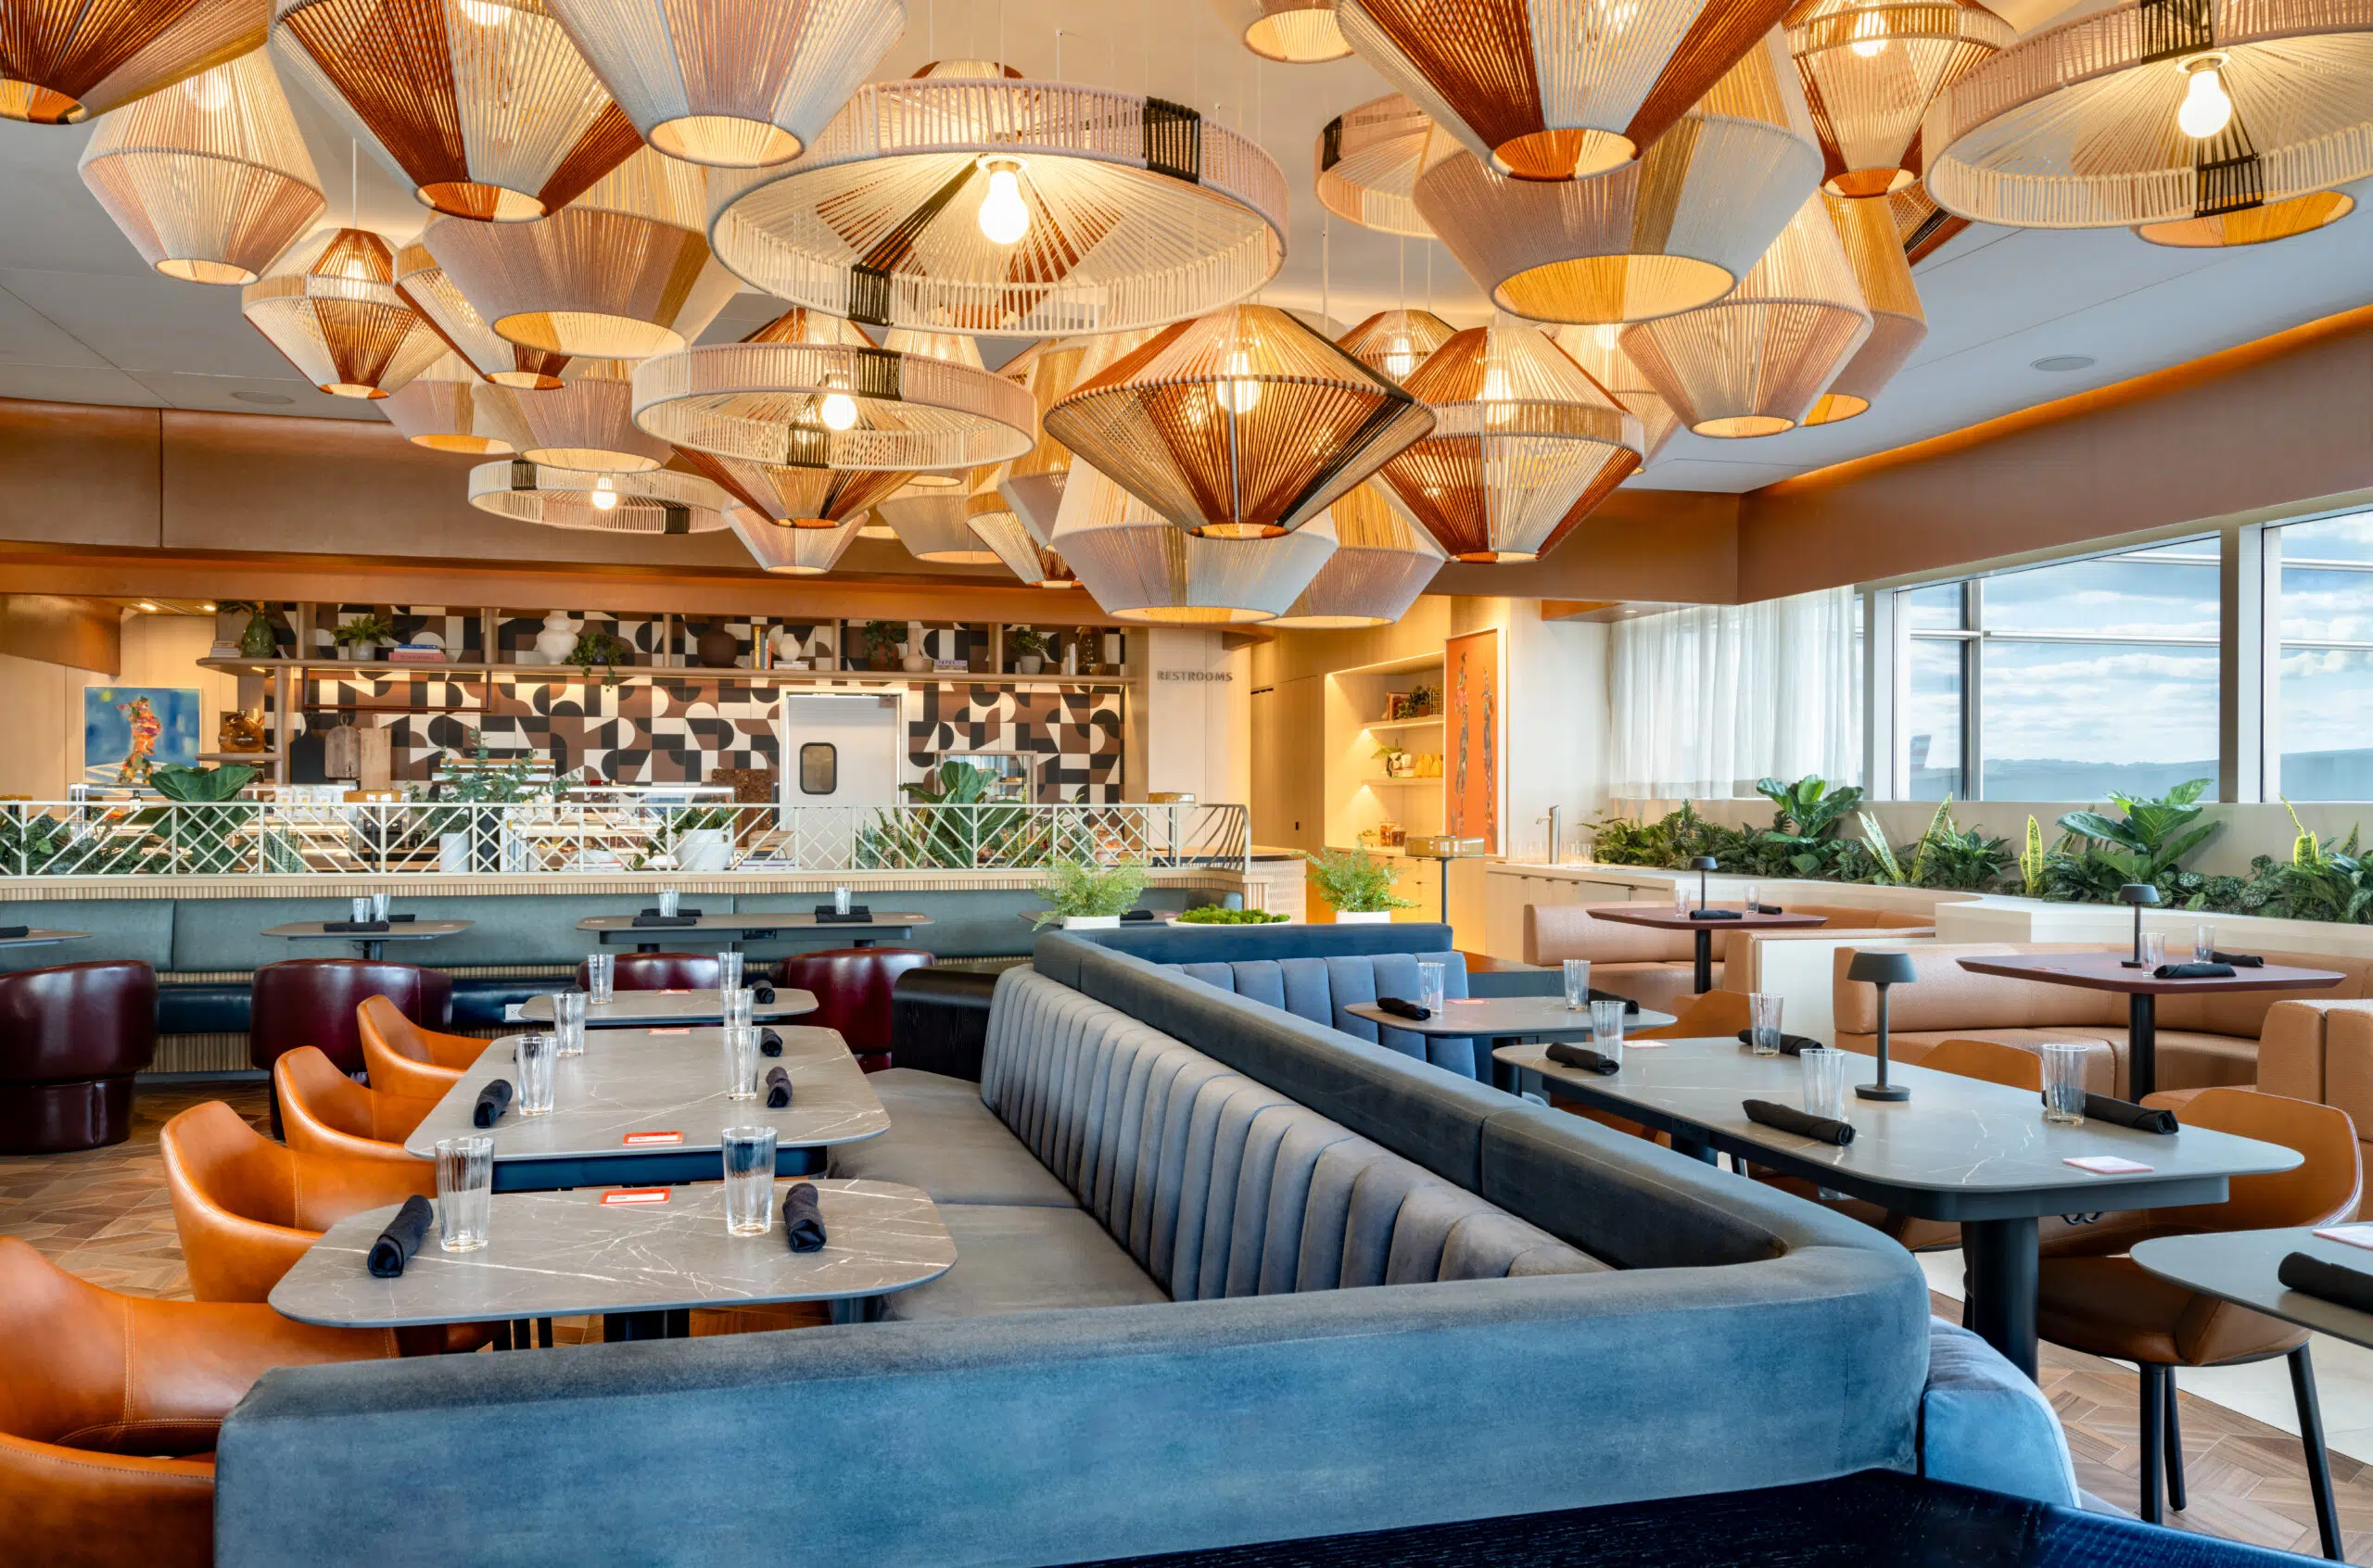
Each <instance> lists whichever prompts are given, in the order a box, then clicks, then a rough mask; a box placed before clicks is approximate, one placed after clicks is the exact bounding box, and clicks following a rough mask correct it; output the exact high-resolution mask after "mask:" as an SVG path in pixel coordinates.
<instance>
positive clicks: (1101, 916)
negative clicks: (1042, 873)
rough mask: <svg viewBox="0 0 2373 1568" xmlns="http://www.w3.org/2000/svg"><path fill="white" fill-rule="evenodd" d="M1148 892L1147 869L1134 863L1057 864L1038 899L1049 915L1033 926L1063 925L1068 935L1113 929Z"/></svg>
mask: <svg viewBox="0 0 2373 1568" xmlns="http://www.w3.org/2000/svg"><path fill="white" fill-rule="evenodd" d="M1144 891H1146V868H1145V867H1144V866H1141V865H1139V864H1138V863H1137V862H1136V861H1134V860H1124V861H1122V862H1120V863H1119V864H1118V865H1115V866H1098V865H1097V864H1095V863H1094V862H1092V861H1084V860H1057V861H1053V862H1051V863H1049V864H1048V866H1047V880H1046V882H1045V884H1044V885H1043V887H1042V888H1041V889H1040V891H1039V894H1038V896H1039V897H1041V898H1043V899H1045V900H1046V901H1047V912H1046V913H1045V914H1044V915H1041V916H1039V917H1037V918H1036V919H1035V920H1034V921H1032V922H1031V924H1032V925H1034V926H1047V925H1060V926H1061V927H1062V928H1063V929H1065V930H1067V931H1072V930H1080V929H1111V928H1113V927H1116V926H1118V925H1119V924H1120V923H1121V917H1122V916H1123V915H1125V914H1127V913H1128V912H1129V911H1130V910H1131V909H1132V908H1134V907H1135V906H1136V902H1137V896H1138V895H1139V894H1140V893H1142V892H1144Z"/></svg>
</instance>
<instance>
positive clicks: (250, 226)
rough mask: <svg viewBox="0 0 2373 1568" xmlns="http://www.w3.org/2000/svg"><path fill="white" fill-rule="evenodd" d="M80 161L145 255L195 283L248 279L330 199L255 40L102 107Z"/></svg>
mask: <svg viewBox="0 0 2373 1568" xmlns="http://www.w3.org/2000/svg"><path fill="white" fill-rule="evenodd" d="M5 95H6V88H5V87H0V98H5ZM76 168H77V170H78V171H80V172H81V174H82V183H83V184H84V185H86V186H88V187H89V188H90V192H91V195H92V196H95V197H97V198H98V203H99V205H100V206H101V207H103V208H105V209H107V213H108V217H110V218H112V219H114V220H115V226H116V227H117V228H119V229H121V230H122V231H123V237H124V238H126V239H128V240H130V241H131V242H132V247H133V249H134V250H137V251H138V252H140V259H142V260H144V261H146V262H147V263H148V265H150V266H151V267H154V268H156V269H157V271H159V272H162V273H164V274H165V275H166V276H167V277H169V278H181V279H184V280H185V281H187V282H190V283H202V284H246V283H253V282H254V281H255V280H256V279H257V278H259V277H260V276H262V275H263V272H264V269H266V268H267V267H270V266H271V265H272V263H273V259H275V258H277V257H278V256H279V255H280V253H281V252H282V251H284V250H286V249H287V248H288V247H290V246H291V245H293V244H295V243H296V241H297V240H298V237H299V236H300V235H302V234H304V233H305V232H306V231H307V230H309V229H311V227H312V226H313V224H314V222H315V221H316V220H318V219H319V218H320V217H321V215H322V212H323V210H324V208H326V206H327V205H328V203H327V201H326V199H325V198H324V196H323V195H322V177H321V176H320V175H319V174H318V173H316V172H314V170H313V158H312V155H311V153H309V152H307V151H306V150H305V138H304V136H303V135H302V134H301V133H299V132H298V129H297V118H296V116H295V115H293V114H291V113H290V112H289V109H288V98H287V95H286V94H284V93H283V92H281V90H280V79H279V78H278V77H276V76H274V75H273V70H272V59H271V57H270V56H269V55H268V54H267V53H266V52H265V51H264V50H261V49H257V50H254V51H252V52H251V53H248V54H245V55H242V56H240V57H238V58H237V59H235V60H229V61H226V62H224V63H223V64H222V65H218V66H215V67H213V68H212V69H211V70H205V71H202V72H200V73H199V74H197V75H196V76H193V77H191V78H190V79H189V80H188V81H186V82H181V83H180V84H179V86H178V89H177V90H176V91H173V92H164V93H152V94H150V95H148V96H146V97H145V98H142V99H141V100H140V101H138V102H137V103H134V104H132V105H130V106H129V107H125V108H122V109H120V110H118V111H117V112H115V113H113V114H109V115H106V116H103V117H102V118H101V119H100V120H99V126H98V129H97V130H96V131H95V132H94V133H92V135H91V139H90V140H89V141H88V142H85V143H84V144H83V145H82V158H81V160H80V161H79V162H78V163H77V165H76Z"/></svg>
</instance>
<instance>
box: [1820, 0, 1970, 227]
mask: <svg viewBox="0 0 2373 1568" xmlns="http://www.w3.org/2000/svg"><path fill="white" fill-rule="evenodd" d="M2016 36H2017V33H2016V32H2015V31H2014V30H2013V29H2012V28H2011V24H2010V23H2009V22H2006V21H2004V20H2003V19H2001V18H2000V17H1998V16H1996V15H1995V14H1994V13H1993V12H1992V11H1989V10H1987V9H1986V7H1985V6H1982V5H1980V4H1978V0H1800V3H1799V4H1798V5H1797V6H1796V7H1795V8H1794V9H1792V10H1790V11H1789V13H1788V53H1789V54H1790V55H1791V56H1793V57H1795V59H1796V70H1797V72H1798V73H1799V74H1800V75H1801V76H1802V78H1803V79H1804V83H1805V99H1806V102H1807V103H1808V105H1809V106H1810V107H1811V108H1812V113H1813V125H1814V127H1815V128H1816V129H1817V130H1819V131H1820V133H1821V152H1822V154H1823V156H1824V157H1825V158H1827V159H1828V168H1827V169H1826V170H1825V171H1823V176H1822V178H1823V181H1824V185H1825V188H1826V189H1827V190H1828V191H1829V193H1830V194H1831V195H1832V196H1884V195H1886V194H1887V193H1888V192H1890V191H1894V190H1899V189H1901V188H1902V187H1903V186H1905V185H1908V184H1910V183H1911V180H1912V174H1913V171H1912V170H1911V169H1910V168H1907V167H1905V165H1906V164H1907V162H1910V161H1911V159H1912V145H1913V144H1914V143H1915V142H1917V141H1918V140H1919V137H1920V120H1921V117H1922V116H1923V115H1925V114H1926V113H1927V112H1928V106H1929V104H1930V103H1931V102H1932V101H1933V100H1934V99H1935V96H1936V95H1937V94H1938V93H1940V92H1942V91H1943V90H1944V89H1945V88H1947V87H1949V86H1951V85H1952V84H1953V83H1954V82H1958V81H1960V80H1961V78H1962V77H1963V76H1965V75H1967V74H1968V73H1969V71H1970V70H1972V69H1973V68H1974V67H1975V66H1976V65H1977V64H1978V63H1979V62H1980V61H1982V60H1984V59H1986V57H1988V56H1990V55H1992V54H1994V53H1996V52H1997V51H1998V50H2001V49H2006V48H2008V47H2010V45H2011V40H2012V39H2013V38H2015V37H2016Z"/></svg>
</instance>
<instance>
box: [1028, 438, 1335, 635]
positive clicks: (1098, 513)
mask: <svg viewBox="0 0 2373 1568" xmlns="http://www.w3.org/2000/svg"><path fill="white" fill-rule="evenodd" d="M1048 542H1049V543H1050V545H1051V546H1052V547H1053V548H1054V549H1056V550H1060V551H1061V552H1062V556H1063V559H1064V560H1066V561H1068V562H1070V563H1071V566H1072V571H1074V572H1076V573H1078V574H1079V580H1080V583H1081V584H1082V586H1084V587H1085V588H1086V589H1087V591H1088V595H1089V597H1091V598H1093V599H1094V600H1095V601H1096V602H1097V605H1098V608H1099V609H1101V610H1102V611H1103V612H1104V613H1106V614H1108V615H1111V616H1113V617H1115V618H1116V619H1119V620H1123V621H1142V622H1145V623H1147V624H1148V625H1152V626H1244V625H1248V624H1250V623H1252V622H1256V621H1269V620H1275V618H1276V617H1277V616H1279V615H1282V614H1284V613H1285V612H1286V610H1287V607H1288V606H1289V605H1291V604H1292V603H1293V601H1295V600H1296V599H1298V598H1300V597H1301V592H1302V590H1303V589H1304V588H1308V587H1310V584H1311V579H1313V577H1315V576H1317V575H1318V573H1319V569H1320V568H1321V567H1323V566H1325V565H1326V560H1327V557H1329V556H1331V555H1333V554H1334V553H1335V529H1334V525H1332V524H1330V523H1328V522H1326V520H1325V519H1324V518H1321V519H1319V520H1317V521H1315V522H1312V523H1309V524H1305V525H1303V526H1301V527H1300V528H1297V529H1295V530H1294V531H1293V532H1292V533H1290V534H1288V535H1286V536H1285V537H1282V538H1274V539H1218V538H1199V537H1196V536H1195V535H1193V534H1190V533H1188V532H1187V531H1186V530H1185V529H1184V528H1180V527H1176V526H1174V525H1172V524H1171V522H1170V521H1169V520H1168V519H1167V518H1165V517H1163V516H1162V515H1161V513H1160V512H1156V511H1154V510H1153V508H1151V507H1149V506H1148V505H1146V503H1145V502H1143V501H1141V500H1139V499H1137V498H1136V497H1135V496H1133V495H1131V494H1129V492H1128V491H1126V490H1124V489H1123V488H1122V487H1120V486H1119V485H1118V484H1116V483H1114V482H1113V481H1112V480H1110V479H1109V478H1107V477H1106V476H1105V475H1104V474H1101V473H1099V472H1098V470H1097V469H1096V468H1095V467H1094V466H1093V465H1092V464H1090V463H1089V462H1086V461H1085V459H1081V460H1079V461H1077V462H1073V463H1072V466H1071V469H1070V472H1069V474H1068V475H1067V476H1066V478H1065V480H1064V484H1063V493H1062V504H1061V507H1060V511H1059V512H1057V515H1056V519H1055V531H1054V536H1053V537H1052V538H1051V539H1050V540H1049V541H1048Z"/></svg>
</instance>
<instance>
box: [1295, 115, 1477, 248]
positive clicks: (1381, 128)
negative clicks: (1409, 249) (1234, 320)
mask: <svg viewBox="0 0 2373 1568" xmlns="http://www.w3.org/2000/svg"><path fill="white" fill-rule="evenodd" d="M1459 150H1460V148H1459V145H1458V140H1457V138H1456V137H1454V136H1453V135H1452V134H1451V133H1449V132H1447V131H1444V130H1443V129H1442V128H1441V127H1440V126H1439V125H1436V124H1435V123H1434V122H1433V120H1432V119H1431V118H1430V117H1429V116H1428V115H1427V113H1426V111H1425V110H1424V109H1421V108H1419V107H1417V106H1416V105H1415V103H1413V102H1411V101H1410V100H1409V99H1407V98H1405V97H1402V95H1400V94H1398V93H1392V94H1388V95H1385V96H1384V97H1381V98H1372V99H1370V100H1369V101H1368V102H1366V103H1364V104H1362V105H1360V106H1359V107H1356V108H1351V109H1347V110H1345V111H1344V112H1343V113H1341V114H1339V115H1337V116H1336V117H1335V118H1334V119H1332V120H1328V121H1327V122H1326V126H1325V128H1323V129H1322V130H1321V131H1320V132H1319V133H1318V179H1317V186H1318V204H1319V205H1320V206H1321V207H1324V208H1325V209H1326V210H1327V211H1329V212H1332V213H1333V214H1335V216H1337V217H1338V218H1342V219H1346V220H1348V221H1351V222H1353V223H1357V224H1358V225H1359V226H1360V227H1362V228H1364V229H1374V230H1375V231H1377V233H1378V234H1402V235H1405V236H1406V237H1408V238H1410V239H1430V238H1432V237H1433V233H1434V231H1433V228H1432V226H1431V225H1429V224H1428V222H1427V221H1426V220H1425V218H1424V217H1423V216H1422V215H1421V214H1420V213H1419V212H1418V211H1417V200H1416V192H1417V179H1418V176H1420V175H1422V174H1423V173H1425V171H1427V170H1428V169H1431V168H1432V167H1433V166H1434V165H1435V164H1437V163H1440V161H1441V160H1442V159H1444V158H1452V157H1454V156H1456V155H1457V153H1458V152H1459Z"/></svg>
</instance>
